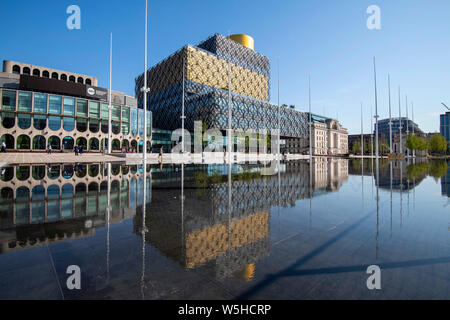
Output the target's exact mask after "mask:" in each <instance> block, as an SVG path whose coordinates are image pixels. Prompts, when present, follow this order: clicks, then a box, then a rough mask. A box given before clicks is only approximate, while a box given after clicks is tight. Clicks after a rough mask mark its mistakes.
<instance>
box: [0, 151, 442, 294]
mask: <svg viewBox="0 0 450 320" xmlns="http://www.w3.org/2000/svg"><path fill="white" fill-rule="evenodd" d="M264 167H265V165H263V164H252V165H250V164H233V165H231V166H228V165H223V164H215V165H206V164H203V165H185V166H182V165H180V164H177V165H165V166H162V167H160V166H155V165H148V164H137V165H127V164H125V163H89V164H81V163H77V164H70V165H69V164H61V165H48V166H41V165H21V166H7V167H3V168H1V169H0V170H1V172H0V178H1V181H0V299H449V298H450V291H449V287H450V273H449V271H450V215H449V213H450V200H449V199H450V166H449V164H448V162H445V161H440V162H438V161H435V162H423V161H420V160H409V161H397V162H387V161H381V162H380V164H379V167H378V168H377V166H376V163H375V161H374V160H364V161H362V160H347V159H333V160H331V159H329V160H327V159H322V160H321V159H317V160H314V161H313V163H312V164H311V165H310V163H309V162H307V161H298V162H287V163H281V164H280V165H279V167H278V168H279V170H277V172H276V173H275V174H274V175H264V174H263V173H264V172H265V171H264ZM73 265H75V266H78V267H79V268H80V274H81V277H80V279H81V282H80V283H81V288H80V289H72V290H71V289H69V287H68V285H67V283H68V282H70V281H71V280H70V279H73V278H70V277H71V273H70V272H69V273H67V269H68V267H69V266H73ZM371 265H377V266H379V267H380V269H381V289H379V290H377V289H375V290H369V289H368V287H367V280H368V278H369V277H370V276H371V274H368V273H367V268H368V267H369V266H371ZM69 278H70V279H69ZM68 279H69V281H68Z"/></svg>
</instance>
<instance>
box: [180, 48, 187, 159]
mask: <svg viewBox="0 0 450 320" xmlns="http://www.w3.org/2000/svg"><path fill="white" fill-rule="evenodd" d="M185 64H186V62H185V58H184V57H183V96H182V100H181V144H182V146H181V153H182V154H183V156H184V118H185V116H184V68H185ZM183 160H184V157H183Z"/></svg>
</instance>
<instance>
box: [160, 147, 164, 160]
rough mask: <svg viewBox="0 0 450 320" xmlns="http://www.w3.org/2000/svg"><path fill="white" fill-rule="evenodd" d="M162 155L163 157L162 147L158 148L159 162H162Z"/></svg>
mask: <svg viewBox="0 0 450 320" xmlns="http://www.w3.org/2000/svg"><path fill="white" fill-rule="evenodd" d="M162 157H163V148H162V147H161V149H159V162H161V163H162Z"/></svg>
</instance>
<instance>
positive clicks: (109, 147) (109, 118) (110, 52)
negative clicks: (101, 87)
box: [108, 33, 112, 153]
mask: <svg viewBox="0 0 450 320" xmlns="http://www.w3.org/2000/svg"><path fill="white" fill-rule="evenodd" d="M111 83H112V33H111V38H110V46H109V97H108V100H109V101H108V102H109V103H108V153H111V109H112V105H111V102H112V98H111V97H112V93H111Z"/></svg>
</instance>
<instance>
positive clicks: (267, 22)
mask: <svg viewBox="0 0 450 320" xmlns="http://www.w3.org/2000/svg"><path fill="white" fill-rule="evenodd" d="M70 5H78V6H79V7H80V9H81V29H79V30H76V29H74V30H69V29H68V28H67V26H66V21H67V19H68V17H69V16H70V14H67V13H66V9H67V7H68V6H70ZM370 5H377V6H378V7H379V8H380V10H381V15H380V17H381V29H380V30H369V29H368V28H367V24H366V21H367V19H368V18H369V16H370V14H368V13H367V12H366V11H367V8H368V7H369V6H370ZM148 12H149V25H148V50H149V51H148V66H149V67H150V66H152V65H154V64H156V63H158V62H159V61H161V60H163V59H164V58H165V57H167V56H168V55H170V54H172V53H173V52H175V51H176V50H178V49H180V48H182V47H183V46H184V45H186V44H191V45H196V44H198V43H200V42H201V41H202V40H204V39H206V38H207V37H209V36H211V35H213V34H215V33H220V34H222V35H227V34H233V33H245V34H248V35H250V36H252V37H253V38H254V39H255V51H257V52H259V53H261V54H263V55H265V56H267V57H268V58H269V59H270V60H271V92H270V94H271V102H272V103H274V104H276V103H277V97H278V89H277V80H278V68H277V61H279V66H280V67H279V74H280V103H281V104H288V105H290V104H293V105H295V106H296V109H297V110H300V111H307V110H308V76H310V77H311V94H312V111H313V113H316V114H320V115H324V116H327V117H331V118H337V119H338V120H339V121H340V122H341V123H342V125H343V126H344V127H346V128H348V130H349V133H350V134H357V133H360V131H361V120H360V119H361V113H360V112H361V111H360V108H361V103H362V104H363V118H364V131H365V132H369V131H370V122H371V109H372V110H373V112H375V90H374V72H373V57H376V64H377V92H378V113H379V116H380V118H381V119H383V118H386V117H388V116H389V99H388V81H387V77H388V74H390V77H391V101H392V103H391V104H392V116H395V117H397V116H398V100H399V96H398V87H399V86H400V87H401V106H402V114H403V115H405V101H406V95H407V96H408V106H409V115H410V118H411V108H412V105H411V104H413V105H414V115H415V122H417V123H418V124H419V127H420V128H421V129H422V130H424V131H425V132H437V131H439V114H441V113H444V111H445V109H444V107H443V106H442V105H441V102H444V103H446V104H447V105H450V90H449V88H450V74H449V72H450V59H449V54H450V41H449V35H450V19H449V18H448V14H449V12H450V1H448V0H432V1H425V0H395V1H394V0H370V1H366V0H345V1H339V0H320V1H318V0H285V1H283V0H280V1H274V0H240V1H238V0H229V1H216V0H184V1H179V0H171V1H166V0H149V11H148ZM144 17H145V0H128V1H125V0H108V1H106V0H95V1H94V0H70V1H66V0H53V1H50V0H40V1H32V0H22V1H21V0H2V8H1V10H0V39H2V41H1V44H0V59H1V60H13V61H19V62H24V63H30V64H35V65H39V66H47V67H49V68H55V69H62V70H67V71H71V72H76V73H82V74H86V75H91V76H96V77H98V79H99V86H100V87H106V88H107V87H108V86H109V44H110V33H113V76H112V87H113V89H114V90H117V91H121V92H124V93H126V94H129V95H133V96H134V79H135V77H136V76H137V75H138V74H140V73H142V72H143V70H144V21H145V20H144Z"/></svg>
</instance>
